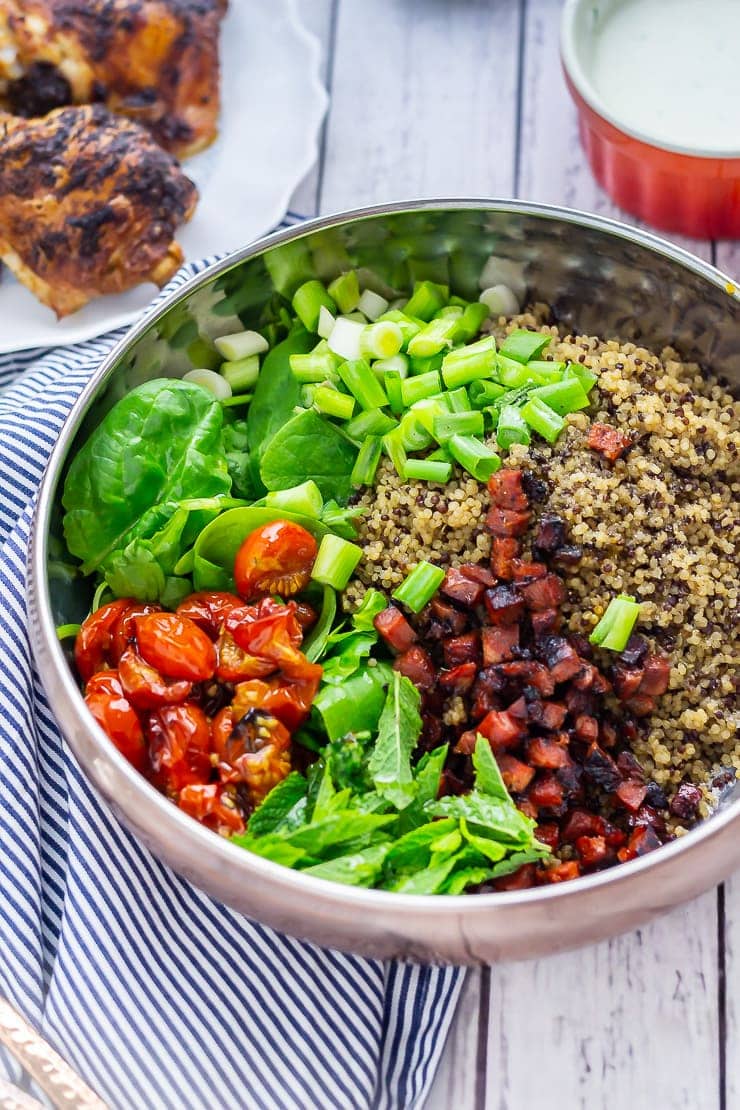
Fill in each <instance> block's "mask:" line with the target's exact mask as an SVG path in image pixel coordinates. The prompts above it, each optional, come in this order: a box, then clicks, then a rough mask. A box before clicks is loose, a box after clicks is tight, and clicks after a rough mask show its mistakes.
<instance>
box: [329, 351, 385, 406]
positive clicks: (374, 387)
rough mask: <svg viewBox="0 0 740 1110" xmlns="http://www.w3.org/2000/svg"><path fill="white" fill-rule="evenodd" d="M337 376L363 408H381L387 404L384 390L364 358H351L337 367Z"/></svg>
mask: <svg viewBox="0 0 740 1110" xmlns="http://www.w3.org/2000/svg"><path fill="white" fill-rule="evenodd" d="M339 377H340V378H341V379H342V381H343V382H344V384H345V385H346V386H347V389H348V390H349V391H350V393H351V394H352V395H353V397H356V398H357V400H358V402H359V404H360V407H361V408H363V409H382V408H384V407H385V406H386V405H387V404H388V398H387V397H386V395H385V390H384V389H383V387H382V385H381V384H380V382H379V381H378V379H377V378H376V377H375V375H374V374H373V372H372V370H371V369H370V366H369V364H368V363H367V362H365V359H364V358H357V359H351V360H350V361H348V362H343V363H342V364H341V366H340V367H339Z"/></svg>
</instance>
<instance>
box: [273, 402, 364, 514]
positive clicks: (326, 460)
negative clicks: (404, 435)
mask: <svg viewBox="0 0 740 1110" xmlns="http://www.w3.org/2000/svg"><path fill="white" fill-rule="evenodd" d="M356 458H357V448H356V447H355V446H354V445H353V444H352V443H350V441H349V440H348V439H346V438H345V437H344V435H343V434H342V433H341V432H340V430H339V429H338V428H337V426H336V425H335V424H332V423H331V422H330V421H329V420H324V419H323V417H321V416H319V414H318V413H316V412H314V411H313V410H312V409H306V411H305V412H299V413H297V414H296V415H295V416H293V417H291V419H290V420H288V422H287V423H286V424H284V425H283V426H282V427H281V428H280V429H279V431H276V432H275V434H274V435H273V437H272V439H271V440H270V442H269V443H268V444H267V446H266V447H265V449H264V451H263V453H262V457H261V461H260V475H261V478H262V481H263V483H264V484H265V486H267V488H268V489H269V490H274V489H290V487H291V486H298V485H300V484H301V483H302V482H305V481H307V480H308V479H309V478H312V479H313V481H314V482H315V483H316V485H317V486H318V487H319V489H320V490H321V493H322V496H323V497H324V498H325V499H328V498H334V499H335V500H336V501H338V502H339V503H340V504H346V502H347V499H348V498H349V495H350V493H351V492H352V482H351V474H352V468H353V466H354V464H355V459H356Z"/></svg>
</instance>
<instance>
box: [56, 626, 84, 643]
mask: <svg viewBox="0 0 740 1110" xmlns="http://www.w3.org/2000/svg"><path fill="white" fill-rule="evenodd" d="M81 628H82V625H81V624H60V625H59V627H58V628H57V639H58V640H69V639H71V638H72V636H77V633H78V632H79V631H80V629H81Z"/></svg>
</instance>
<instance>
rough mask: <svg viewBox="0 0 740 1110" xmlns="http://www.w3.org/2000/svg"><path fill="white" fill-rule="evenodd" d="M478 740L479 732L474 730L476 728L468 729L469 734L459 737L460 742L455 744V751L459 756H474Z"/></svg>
mask: <svg viewBox="0 0 740 1110" xmlns="http://www.w3.org/2000/svg"><path fill="white" fill-rule="evenodd" d="M477 740H478V730H477V729H474V728H473V729H468V731H467V732H463V734H462V735H461V736H460V737H458V741H457V743H456V744H455V749H454V750H455V751H456V752H457V753H458V754H459V755H472V754H473V752H474V751H475V745H476V742H477Z"/></svg>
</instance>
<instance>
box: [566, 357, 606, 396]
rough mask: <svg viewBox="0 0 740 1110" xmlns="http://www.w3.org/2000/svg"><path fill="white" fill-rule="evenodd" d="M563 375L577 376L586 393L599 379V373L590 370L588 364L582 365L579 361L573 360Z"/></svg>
mask: <svg viewBox="0 0 740 1110" xmlns="http://www.w3.org/2000/svg"><path fill="white" fill-rule="evenodd" d="M563 377H564V378H577V379H578V381H579V382H580V383H581V387H582V389H583V391H584V392H585V393H590V392H591V390H592V389H593V387H594V386H595V385H596V383H597V381H598V380H599V375H598V374H594V372H593V370H589V369H588V368H587V367H586V366H581V364H580V363H578V362H571V363H570V365H569V366H566V367H565V371H564V372H563Z"/></svg>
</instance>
